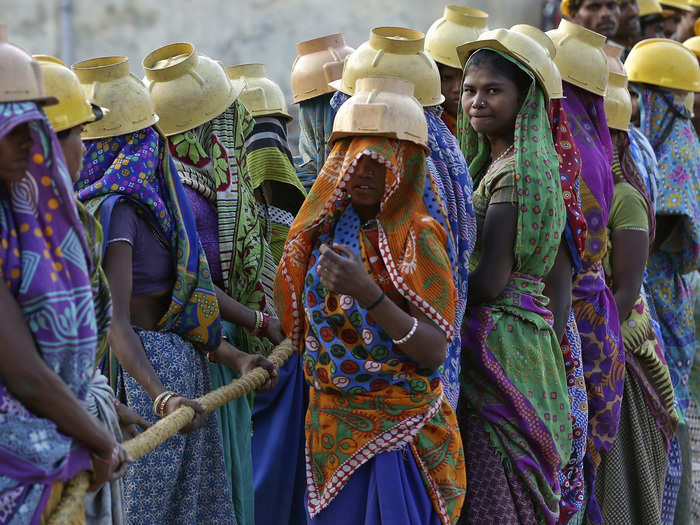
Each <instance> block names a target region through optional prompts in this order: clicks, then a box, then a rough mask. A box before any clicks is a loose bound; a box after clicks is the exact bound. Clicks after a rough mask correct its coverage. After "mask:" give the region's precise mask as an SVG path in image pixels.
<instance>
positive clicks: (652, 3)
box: [637, 0, 663, 17]
mask: <svg viewBox="0 0 700 525" xmlns="http://www.w3.org/2000/svg"><path fill="white" fill-rule="evenodd" d="M637 5H638V6H639V16H640V17H641V16H649V15H660V14H661V13H662V12H663V9H662V8H661V4H660V3H659V2H658V0H637Z"/></svg>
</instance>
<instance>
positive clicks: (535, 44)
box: [457, 24, 564, 99]
mask: <svg viewBox="0 0 700 525" xmlns="http://www.w3.org/2000/svg"><path fill="white" fill-rule="evenodd" d="M484 47H489V48H491V49H495V50H498V51H502V52H503V53H506V54H507V55H509V56H511V57H513V58H515V59H516V60H517V61H518V62H521V63H522V64H524V65H525V66H527V67H528V68H529V69H530V70H531V71H532V72H533V73H534V75H535V77H537V80H538V81H539V82H540V85H541V86H542V89H543V90H544V91H545V95H546V96H547V98H548V99H552V98H562V97H563V96H564V91H563V88H562V85H561V75H560V74H559V70H558V69H557V66H556V65H555V64H554V60H553V58H554V56H556V48H555V47H554V44H553V43H552V41H551V40H550V39H549V37H548V36H547V35H546V34H545V33H543V32H542V31H540V30H539V29H537V28H536V27H533V26H528V25H526V24H519V25H516V26H513V27H512V28H510V29H493V30H491V31H486V32H485V33H482V34H481V35H480V36H479V39H478V40H477V41H475V42H469V43H467V44H464V45H461V46H459V47H458V48H457V54H458V55H459V59H460V63H461V64H462V67H464V66H466V64H467V60H468V59H469V56H470V55H471V54H472V53H473V52H474V51H476V50H477V49H482V48H484Z"/></svg>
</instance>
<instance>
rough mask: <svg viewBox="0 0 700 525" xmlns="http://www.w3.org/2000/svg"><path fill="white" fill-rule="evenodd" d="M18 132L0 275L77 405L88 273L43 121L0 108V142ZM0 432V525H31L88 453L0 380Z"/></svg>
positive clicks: (4, 195)
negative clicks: (17, 173) (24, 148)
mask: <svg viewBox="0 0 700 525" xmlns="http://www.w3.org/2000/svg"><path fill="white" fill-rule="evenodd" d="M23 124H26V125H28V126H29V131H30V135H31V138H32V141H33V145H32V147H31V150H30V152H29V165H28V167H27V170H26V175H25V177H24V178H22V179H21V180H18V181H15V182H11V183H7V184H6V183H0V235H1V236H2V242H1V243H0V275H1V276H2V281H3V283H4V286H7V287H8V289H9V290H10V292H11V293H12V295H13V296H14V299H15V301H17V304H18V305H19V307H20V309H21V310H22V313H23V315H24V318H25V321H26V323H27V326H28V327H29V330H30V331H31V333H32V336H33V338H34V342H35V345H36V348H37V350H38V351H39V353H40V355H41V357H42V359H43V360H44V362H45V363H46V365H47V366H48V367H49V368H50V369H51V370H53V371H54V372H55V373H56V374H57V375H58V376H59V377H60V379H61V380H62V381H63V382H64V383H65V384H66V386H67V387H68V389H69V390H70V391H71V393H72V394H73V395H75V397H77V398H78V399H80V400H81V401H83V400H85V397H86V395H87V391H88V385H89V383H90V378H91V377H92V370H93V366H94V364H95V350H96V348H97V324H96V320H95V310H94V304H93V295H92V288H91V285H90V275H91V273H92V272H93V270H94V268H93V267H92V266H91V264H92V261H91V260H90V258H89V257H88V253H89V247H88V245H87V242H86V240H85V237H84V235H83V233H82V225H81V223H80V219H79V218H78V211H77V209H76V206H75V198H74V197H73V192H72V191H71V180H70V176H69V174H68V170H67V168H66V165H65V161H64V158H63V153H62V150H61V146H60V144H59V142H58V139H57V138H56V135H55V133H54V132H53V131H52V129H51V125H50V124H49V121H48V120H47V119H46V116H45V115H44V113H43V112H42V111H41V110H40V109H39V108H38V107H37V106H36V104H34V103H33V102H23V103H3V104H0V140H2V139H3V138H4V137H5V136H6V135H7V134H8V133H10V132H11V131H12V130H13V129H14V128H16V127H17V126H20V125H23ZM16 350H17V352H18V353H19V352H20V351H21V349H16ZM24 351H30V350H28V349H24ZM0 426H1V427H2V432H0V523H2V524H24V523H31V524H32V525H38V523H39V521H40V519H41V516H42V512H43V510H44V508H45V507H46V505H47V503H48V501H49V496H50V493H51V487H52V485H53V484H54V483H56V482H63V481H67V480H69V479H70V478H72V477H73V476H74V475H75V474H77V473H78V472H80V471H82V470H86V469H88V468H90V465H91V462H90V453H89V451H88V450H87V449H85V448H84V447H83V445H80V444H78V443H77V442H76V441H75V440H73V439H72V438H70V437H68V436H66V435H64V434H62V433H61V432H59V431H58V429H57V428H56V424H55V423H53V421H50V420H48V419H44V418H41V417H38V416H36V415H34V414H33V413H31V412H30V411H29V410H28V409H27V408H26V407H24V406H23V405H22V403H21V402H20V401H19V400H17V399H16V398H15V397H14V396H13V395H12V394H11V393H10V392H9V391H8V390H7V387H6V386H5V384H4V382H3V381H2V380H0Z"/></svg>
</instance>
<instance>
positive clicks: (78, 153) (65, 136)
mask: <svg viewBox="0 0 700 525" xmlns="http://www.w3.org/2000/svg"><path fill="white" fill-rule="evenodd" d="M82 131H83V126H82V125H80V126H74V127H72V128H70V129H69V130H66V132H65V133H61V136H59V138H58V141H59V142H60V143H61V149H62V150H63V156H64V157H65V159H66V166H67V167H68V173H69V174H70V178H71V179H72V180H73V182H77V181H78V179H79V178H80V172H81V171H82V169H83V157H84V156H85V153H86V151H87V150H86V149H85V145H84V144H83V140H82V139H81V138H80V133H81V132H82Z"/></svg>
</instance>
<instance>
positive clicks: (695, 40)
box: [683, 36, 700, 59]
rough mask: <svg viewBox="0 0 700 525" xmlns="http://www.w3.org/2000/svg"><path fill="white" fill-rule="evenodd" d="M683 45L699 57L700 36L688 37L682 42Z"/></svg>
mask: <svg viewBox="0 0 700 525" xmlns="http://www.w3.org/2000/svg"><path fill="white" fill-rule="evenodd" d="M683 45H684V46H685V47H687V48H688V49H690V50H691V51H692V52H693V53H695V56H697V57H698V58H699V59H700V36H692V37H690V38H689V39H688V40H686V41H685V42H683Z"/></svg>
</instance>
